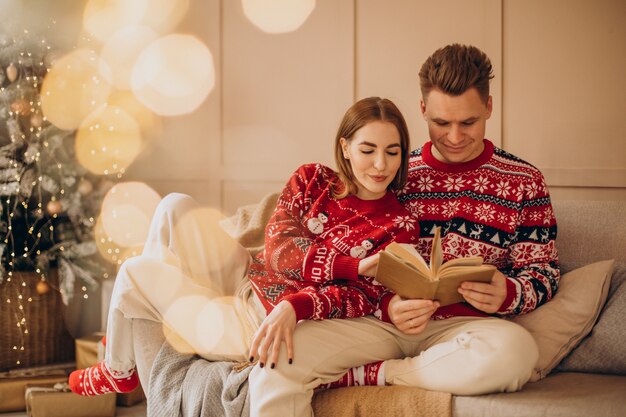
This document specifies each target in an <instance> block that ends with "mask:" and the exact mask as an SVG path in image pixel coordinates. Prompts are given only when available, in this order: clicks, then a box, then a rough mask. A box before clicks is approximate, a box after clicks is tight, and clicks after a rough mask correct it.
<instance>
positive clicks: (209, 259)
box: [172, 207, 247, 295]
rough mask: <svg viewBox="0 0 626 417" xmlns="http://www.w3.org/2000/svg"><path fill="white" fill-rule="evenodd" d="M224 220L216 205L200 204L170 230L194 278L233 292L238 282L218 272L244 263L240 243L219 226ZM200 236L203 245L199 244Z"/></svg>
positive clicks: (213, 286) (227, 291) (224, 291)
mask: <svg viewBox="0 0 626 417" xmlns="http://www.w3.org/2000/svg"><path fill="white" fill-rule="evenodd" d="M224 219H225V216H224V214H223V213H221V212H220V211H219V210H217V209H216V208H213V207H200V208H197V209H193V210H190V211H188V212H186V213H185V214H184V215H182V216H181V217H180V218H178V219H177V221H176V223H175V224H174V227H173V229H172V234H173V235H174V236H176V238H175V239H176V242H177V243H178V250H179V251H183V252H184V253H185V254H186V259H187V267H188V268H189V273H190V274H191V275H193V278H194V280H195V281H196V282H198V283H200V284H201V285H203V286H205V287H207V288H212V289H214V290H215V291H216V293H218V294H221V295H226V294H234V293H235V291H236V287H237V285H238V280H237V279H233V276H232V275H231V274H221V272H222V271H221V268H222V267H225V266H228V265H229V264H230V265H239V266H241V265H245V264H246V262H247V259H245V258H244V257H243V255H245V256H247V253H246V252H245V251H242V246H241V245H240V244H239V243H238V242H237V241H236V240H235V239H233V238H232V237H231V236H230V235H229V234H228V233H226V232H225V231H224V229H223V228H222V227H221V226H220V222H221V221H223V220H224ZM199 237H201V239H202V244H198V239H199ZM242 254H243V255H242ZM211 268H216V269H211ZM218 268H220V269H219V270H218ZM242 273H243V271H242Z"/></svg>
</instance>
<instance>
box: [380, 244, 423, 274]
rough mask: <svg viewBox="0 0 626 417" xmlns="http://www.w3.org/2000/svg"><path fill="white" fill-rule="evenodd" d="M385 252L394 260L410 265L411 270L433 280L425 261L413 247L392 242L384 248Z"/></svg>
mask: <svg viewBox="0 0 626 417" xmlns="http://www.w3.org/2000/svg"><path fill="white" fill-rule="evenodd" d="M385 252H387V253H390V254H392V255H394V256H395V257H396V258H398V259H400V260H402V261H403V262H405V263H407V264H409V265H411V266H412V267H413V268H415V269H417V270H418V271H420V272H421V273H422V275H424V276H425V277H429V278H430V279H433V275H432V274H431V272H430V269H429V268H428V265H427V264H426V261H425V260H424V258H422V256H421V255H420V254H419V253H418V252H417V250H416V249H415V248H414V247H413V246H411V245H408V244H401V243H396V242H392V243H390V244H389V245H388V246H387V247H386V248H385Z"/></svg>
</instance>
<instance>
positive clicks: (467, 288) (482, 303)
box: [459, 271, 506, 314]
mask: <svg viewBox="0 0 626 417" xmlns="http://www.w3.org/2000/svg"><path fill="white" fill-rule="evenodd" d="M459 293H461V295H463V298H465V301H467V302H468V303H470V304H471V305H472V306H474V308H477V309H478V310H480V311H484V312H485V313H489V314H493V313H496V312H497V311H498V309H499V308H500V306H501V305H502V303H503V302H504V300H505V299H506V277H505V276H504V274H503V273H502V272H500V271H496V272H495V273H494V274H493V278H492V279H491V283H484V282H470V281H465V282H463V283H461V286H460V287H459Z"/></svg>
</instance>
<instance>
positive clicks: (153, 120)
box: [107, 90, 163, 140]
mask: <svg viewBox="0 0 626 417" xmlns="http://www.w3.org/2000/svg"><path fill="white" fill-rule="evenodd" d="M107 102H108V104H109V105H110V106H117V107H120V108H121V109H123V110H124V111H126V113H128V114H129V115H130V116H132V118H133V119H135V121H136V122H137V123H138V124H139V129H140V130H141V137H142V139H144V140H145V139H147V138H150V137H157V136H159V134H160V133H161V131H162V129H163V123H162V121H161V118H160V117H158V116H156V115H155V114H154V112H152V111H151V110H150V109H148V108H147V107H146V106H144V105H143V104H141V103H140V102H139V100H137V97H135V95H134V94H133V93H132V92H131V91H128V90H114V91H113V92H112V93H111V95H110V96H109V99H108V100H107Z"/></svg>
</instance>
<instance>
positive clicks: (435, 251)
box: [430, 227, 443, 277]
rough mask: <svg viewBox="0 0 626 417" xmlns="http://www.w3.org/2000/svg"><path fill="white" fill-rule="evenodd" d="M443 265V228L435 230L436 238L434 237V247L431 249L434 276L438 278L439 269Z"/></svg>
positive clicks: (431, 265) (431, 264)
mask: <svg viewBox="0 0 626 417" xmlns="http://www.w3.org/2000/svg"><path fill="white" fill-rule="evenodd" d="M442 263H443V250H442V249H441V227H437V228H436V229H435V236H433V243H432V247H431V248H430V270H431V271H432V276H433V277H436V276H437V274H439V269H440V268H441V264H442Z"/></svg>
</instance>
